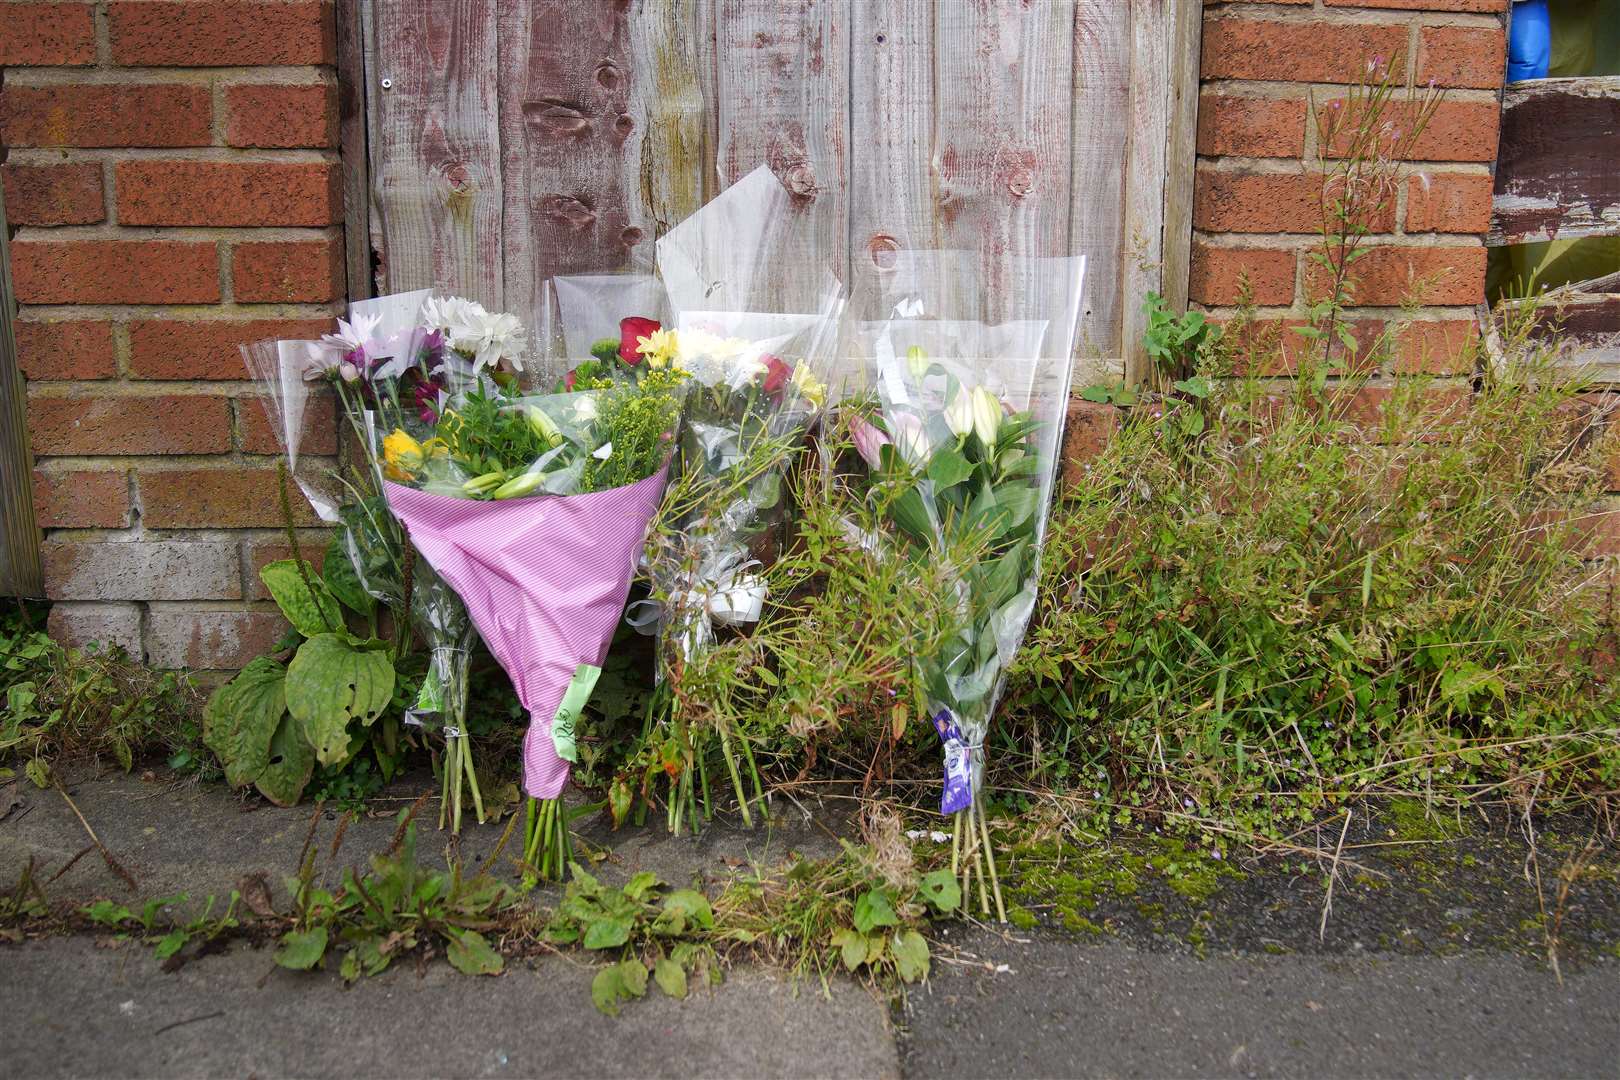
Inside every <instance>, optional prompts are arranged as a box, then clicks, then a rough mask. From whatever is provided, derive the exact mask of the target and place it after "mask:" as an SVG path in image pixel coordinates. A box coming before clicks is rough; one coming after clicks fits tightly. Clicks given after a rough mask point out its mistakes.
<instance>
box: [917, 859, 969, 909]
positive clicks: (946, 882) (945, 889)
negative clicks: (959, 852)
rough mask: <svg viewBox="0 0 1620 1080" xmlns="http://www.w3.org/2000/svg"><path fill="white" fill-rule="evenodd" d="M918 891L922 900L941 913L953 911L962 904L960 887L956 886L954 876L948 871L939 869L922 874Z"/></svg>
mask: <svg viewBox="0 0 1620 1080" xmlns="http://www.w3.org/2000/svg"><path fill="white" fill-rule="evenodd" d="M918 891H920V892H921V893H922V897H923V899H924V900H926V901H927V902H928V903H929V904H931V905H932V906H933V907H934V909H935V910H937V911H939V912H942V913H946V912H952V911H955V910H956V909H957V908H958V907H960V906H961V903H962V886H960V885H958V884H957V882H956V875H955V874H953V873H951V872H950V871H949V870H945V869H940V870H935V871H933V872H932V873H929V874H924V875H923V879H922V882H921V885H920V888H919V890H918Z"/></svg>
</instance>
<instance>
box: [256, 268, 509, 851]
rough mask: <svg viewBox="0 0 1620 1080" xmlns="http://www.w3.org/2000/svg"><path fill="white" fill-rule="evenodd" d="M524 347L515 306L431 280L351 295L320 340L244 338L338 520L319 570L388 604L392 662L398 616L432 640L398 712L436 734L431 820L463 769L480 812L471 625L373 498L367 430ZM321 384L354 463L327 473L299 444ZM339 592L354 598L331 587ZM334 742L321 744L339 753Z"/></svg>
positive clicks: (377, 481)
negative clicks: (435, 802) (356, 454)
mask: <svg viewBox="0 0 1620 1080" xmlns="http://www.w3.org/2000/svg"><path fill="white" fill-rule="evenodd" d="M524 350H525V333H524V328H523V326H522V324H521V323H519V322H518V320H517V319H516V318H514V317H513V316H511V315H506V314H493V313H490V312H488V311H486V310H485V309H484V308H483V307H482V306H481V305H479V304H477V303H474V302H472V301H469V300H464V299H460V298H455V297H447V298H435V297H434V296H433V295H432V294H431V292H430V291H429V290H422V291H418V292H413V293H401V294H395V295H392V296H385V297H379V298H377V299H373V300H364V301H357V302H355V303H354V304H352V305H350V309H349V317H348V318H347V319H346V320H340V321H339V323H338V329H337V331H336V332H335V333H332V334H328V335H326V336H325V337H323V338H322V339H321V340H320V341H318V342H294V341H271V342H259V343H256V344H253V345H249V346H244V347H243V354H244V356H245V358H246V360H247V363H248V367H249V369H250V371H252V372H253V374H254V376H255V378H257V379H258V381H259V382H260V383H261V385H263V386H264V387H266V388H267V389H268V391H269V393H267V395H266V407H267V409H268V410H269V411H270V415H271V420H272V423H273V426H274V428H275V430H276V431H277V432H278V434H279V436H280V438H281V442H282V445H283V447H284V449H285V450H286V453H287V457H288V461H289V463H290V465H291V471H292V473H293V475H294V476H295V478H296V479H297V480H298V483H299V485H300V487H301V488H302V489H303V491H304V493H305V495H306V496H307V497H308V498H309V501H310V503H311V505H312V506H314V508H315V510H316V512H317V514H318V515H319V516H320V517H321V518H322V519H323V520H325V521H328V522H331V523H332V524H333V525H335V526H336V532H335V534H334V538H333V541H332V544H331V546H329V548H328V552H327V558H326V568H325V570H324V571H323V575H322V576H323V578H325V579H327V580H328V581H331V580H332V578H333V575H332V567H334V566H338V565H346V566H347V568H348V570H347V573H345V574H344V575H343V578H342V580H343V581H345V582H352V588H351V589H350V590H349V592H350V593H353V594H357V595H359V596H362V597H365V596H369V597H371V598H373V599H375V600H377V601H381V602H382V603H384V604H385V605H386V606H387V607H388V608H389V609H390V610H391V611H392V612H393V613H394V621H395V626H396V628H397V629H396V634H397V638H396V643H395V661H396V662H397V661H398V659H399V658H400V656H402V655H403V654H404V652H405V651H406V650H408V648H409V645H410V641H411V634H410V633H409V631H407V630H406V629H405V627H406V626H407V625H408V626H409V627H410V628H412V629H414V630H415V632H416V635H417V636H419V637H420V638H421V639H422V640H423V642H424V643H425V645H426V646H427V648H428V650H429V664H428V669H427V672H426V675H425V676H424V678H423V682H422V686H421V689H420V692H419V694H418V696H417V698H416V700H415V702H414V704H413V705H412V706H411V707H410V708H409V709H408V710H407V711H406V714H405V719H406V722H407V723H408V724H414V725H417V726H422V727H428V728H431V727H440V728H442V730H443V733H444V736H445V740H446V752H445V758H444V763H443V768H442V770H441V771H442V775H443V778H444V781H445V785H446V786H445V795H446V797H445V799H444V801H443V804H442V806H441V810H440V824H441V826H442V825H443V824H444V823H445V819H446V816H447V815H449V816H450V821H451V824H452V827H453V828H455V829H457V830H459V828H460V793H461V783H462V779H463V778H464V777H465V779H467V780H468V781H470V783H471V785H472V789H473V796H474V803H475V805H476V807H477V810H478V813H479V817H480V819H482V816H483V812H482V800H481V796H480V794H479V792H478V787H477V774H476V772H475V771H474V770H473V767H472V760H471V756H470V754H469V753H468V752H467V741H466V731H465V724H464V718H465V715H466V704H467V696H466V695H467V667H468V657H469V652H470V650H471V649H472V648H473V647H474V646H475V645H476V637H475V631H474V629H473V625H472V622H471V620H470V618H469V617H468V614H467V610H466V607H465V605H464V604H463V603H462V602H461V599H460V597H459V596H457V595H456V593H455V591H454V590H453V589H451V588H450V587H449V585H448V584H447V583H446V582H444V580H443V579H441V578H440V577H438V575H436V574H435V573H434V572H433V570H432V568H431V567H429V566H421V565H417V564H415V562H414V560H412V558H411V556H410V554H409V551H408V548H407V545H406V544H405V540H404V535H403V533H402V531H401V529H400V527H399V524H398V522H397V521H396V519H395V518H394V516H393V515H392V514H391V513H390V512H389V510H388V506H387V503H386V501H385V499H384V497H383V483H384V473H385V461H384V454H383V453H382V451H381V448H380V447H378V446H377V445H376V442H375V439H374V437H373V435H374V432H375V431H376V430H377V428H378V426H379V424H380V423H381V424H384V425H388V424H392V425H394V426H396V427H398V426H400V425H404V424H411V425H416V426H425V425H431V424H432V423H434V422H435V421H436V419H437V416H438V409H439V408H440V407H441V405H442V402H443V399H444V398H445V396H446V395H447V394H448V393H449V392H450V387H452V386H457V387H465V386H468V385H479V384H481V383H491V384H492V381H491V380H492V373H495V372H496V371H497V365H499V364H501V363H502V362H503V361H504V362H506V363H507V364H509V365H511V366H512V367H514V368H521V365H522V355H523V352H524ZM501 377H502V378H507V377H508V376H507V375H504V374H503V375H502V376H501ZM320 384H325V385H327V386H329V387H330V388H331V390H332V391H333V392H334V393H335V394H336V397H337V400H338V402H339V405H340V412H341V415H342V418H343V421H344V424H345V427H346V428H347V430H348V431H349V432H350V433H351V434H353V435H354V437H355V439H354V442H353V443H352V445H353V446H358V447H359V448H360V449H361V451H362V460H361V462H359V463H351V464H350V465H348V466H340V467H339V468H336V469H333V468H329V467H325V466H323V465H320V464H317V463H313V462H311V461H310V460H309V458H308V457H307V456H305V455H301V454H300V453H299V448H300V445H301V442H302V439H303V436H304V429H305V416H306V413H307V411H308V410H307V406H308V402H309V395H310V390H311V388H312V387H315V386H317V385H320ZM379 418H381V419H379ZM368 451H375V452H368ZM339 554H341V556H342V559H339V558H337V556H338V555H339ZM306 587H307V588H310V589H313V588H314V586H313V585H306ZM339 596H340V598H342V599H344V601H345V603H348V604H349V605H350V606H354V604H353V603H352V602H350V600H349V599H348V597H347V596H344V595H343V593H342V592H341V591H339ZM314 599H315V600H316V601H319V600H320V597H319V596H318V595H315V597H314ZM317 606H318V604H317ZM407 618H408V622H407ZM372 622H373V637H374V636H375V619H373V620H372ZM332 745H333V750H332V753H333V754H336V753H338V751H337V749H336V743H335V742H333V744H332ZM321 760H322V761H327V760H328V758H327V757H325V756H322V757H321Z"/></svg>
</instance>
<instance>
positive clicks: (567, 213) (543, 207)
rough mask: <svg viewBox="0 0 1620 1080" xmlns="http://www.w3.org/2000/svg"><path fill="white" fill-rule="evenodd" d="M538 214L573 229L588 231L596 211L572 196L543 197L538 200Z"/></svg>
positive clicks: (594, 221)
mask: <svg viewBox="0 0 1620 1080" xmlns="http://www.w3.org/2000/svg"><path fill="white" fill-rule="evenodd" d="M540 212H541V213H542V214H544V215H545V216H546V217H548V218H550V219H552V220H553V221H558V222H561V223H562V224H564V225H567V226H568V227H570V228H573V229H582V230H583V229H588V228H590V227H591V226H592V225H593V224H595V223H596V211H595V210H592V209H591V208H590V207H588V206H586V205H585V204H584V203H582V202H580V201H579V200H578V199H576V198H574V197H573V196H572V195H556V194H553V195H546V196H544V197H543V198H541V200H540Z"/></svg>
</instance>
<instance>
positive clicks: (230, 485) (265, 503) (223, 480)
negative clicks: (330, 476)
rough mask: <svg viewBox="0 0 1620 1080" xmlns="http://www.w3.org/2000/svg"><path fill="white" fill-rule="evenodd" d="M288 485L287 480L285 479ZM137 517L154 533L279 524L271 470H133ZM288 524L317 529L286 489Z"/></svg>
mask: <svg viewBox="0 0 1620 1080" xmlns="http://www.w3.org/2000/svg"><path fill="white" fill-rule="evenodd" d="M289 483H291V481H289ZM136 487H137V488H138V490H139V491H140V499H141V519H142V520H143V521H144V522H145V523H146V524H147V525H148V526H150V527H152V528H154V529H251V528H279V527H280V526H281V525H282V520H281V508H280V499H279V497H278V495H277V490H276V470H275V469H274V468H273V467H268V466H266V467H254V468H240V467H228V468H214V469H158V468H143V469H140V470H138V471H137V472H136ZM290 502H291V504H292V513H293V524H294V525H299V526H316V525H319V524H320V523H321V522H320V519H319V518H317V517H316V516H315V511H313V510H311V509H310V506H309V503H308V501H306V500H305V499H304V498H302V497H301V496H300V495H299V492H298V489H297V487H296V485H295V486H293V487H292V488H291V498H290Z"/></svg>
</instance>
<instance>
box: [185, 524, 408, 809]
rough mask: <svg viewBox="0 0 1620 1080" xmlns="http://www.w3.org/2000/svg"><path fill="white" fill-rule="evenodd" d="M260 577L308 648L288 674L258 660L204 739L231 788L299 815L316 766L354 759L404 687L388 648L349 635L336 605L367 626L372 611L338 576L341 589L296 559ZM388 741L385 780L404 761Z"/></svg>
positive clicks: (378, 749)
mask: <svg viewBox="0 0 1620 1080" xmlns="http://www.w3.org/2000/svg"><path fill="white" fill-rule="evenodd" d="M334 542H335V541H334ZM328 554H329V556H331V555H332V553H331V552H328ZM337 563H342V564H344V565H347V564H348V560H347V557H346V556H343V555H338V556H336V557H335V558H334V557H328V559H327V560H326V565H327V566H333V565H334V564H337ZM259 576H260V578H262V579H263V581H264V583H265V587H266V588H267V589H269V591H270V594H271V596H273V597H274V598H275V600H276V604H277V606H278V607H280V608H281V610H282V613H283V614H284V615H286V617H287V621H288V622H290V623H292V624H293V628H294V631H295V636H294V638H293V640H294V641H298V637H299V636H302V638H303V640H302V641H298V644H297V646H296V650H295V651H294V653H293V656H292V659H291V662H290V663H288V664H286V665H285V666H283V665H282V663H281V662H280V661H278V660H276V659H274V658H272V657H268V656H262V657H259V658H258V659H256V660H254V661H252V662H251V663H249V664H248V665H247V667H245V668H243V669H242V670H241V672H239V673H238V674H237V676H236V677H235V678H234V679H232V680H231V681H230V682H228V683H226V684H225V685H224V686H221V687H220V688H219V689H218V690H216V691H214V694H213V696H212V697H211V698H209V701H208V707H207V710H206V712H205V714H204V715H205V718H204V724H203V739H204V741H205V742H206V743H207V745H208V748H209V749H210V750H212V751H213V752H214V754H215V755H216V756H217V757H218V758H219V761H220V764H221V765H223V766H224V769H225V779H226V781H227V782H228V783H230V784H231V785H232V786H233V787H246V786H247V785H249V784H252V785H254V786H255V787H257V788H258V790H259V792H260V794H262V795H264V797H265V798H267V799H269V800H270V801H271V802H273V803H275V804H276V805H278V806H292V805H293V804H295V803H296V802H298V800H299V799H300V798H301V797H302V796H303V793H304V789H305V787H306V786H307V785H308V784H309V781H310V777H311V776H312V775H313V774H314V770H315V764H316V762H317V761H318V762H319V763H320V764H321V765H322V766H326V767H333V766H342V765H345V764H346V763H348V762H350V761H353V760H355V759H356V756H357V755H358V753H359V752H360V751H361V750H362V749H363V748H365V746H366V745H367V734H368V729H370V728H371V727H372V725H373V724H374V723H375V721H376V720H377V718H378V717H379V716H380V715H381V714H382V713H383V711H384V710H385V709H387V708H389V706H390V705H392V704H395V698H396V693H395V692H396V689H397V688H398V687H399V682H400V679H399V675H398V673H397V671H396V669H395V661H394V660H393V658H392V657H391V656H390V653H389V645H388V643H387V642H384V641H382V640H380V639H377V638H359V637H355V636H353V635H351V634H349V633H348V632H347V631H346V630H345V629H344V625H343V611H342V608H341V607H340V606H339V601H338V596H340V595H349V596H350V599H353V600H355V601H356V603H358V604H359V605H360V606H359V607H358V608H352V609H351V610H354V611H355V613H356V614H359V615H364V616H367V617H370V616H371V615H372V614H373V608H374V605H373V604H371V603H370V599H371V598H370V597H369V596H368V595H367V594H366V593H365V592H364V590H360V589H358V587H357V584H356V583H355V582H348V581H346V580H345V576H344V574H343V572H341V571H335V572H334V575H333V577H334V579H335V580H337V581H338V583H339V585H338V588H336V589H333V588H332V587H331V586H329V585H328V584H327V582H326V579H325V578H323V577H321V576H317V575H316V573H315V571H314V568H313V567H311V566H310V565H309V564H308V563H307V562H305V563H300V562H299V561H297V560H293V559H283V560H280V561H277V562H273V563H269V564H268V565H266V566H265V567H264V568H263V569H262V570H261V571H260V572H259ZM362 598H363V599H362ZM383 734H384V735H385V738H384V739H382V740H379V741H378V742H377V743H376V744H374V751H375V753H374V756H375V757H376V758H377V762H378V769H379V774H386V773H388V772H390V771H391V770H392V768H393V767H394V760H395V756H396V754H397V750H395V749H391V748H390V747H389V746H388V745H387V743H388V742H389V741H390V740H389V738H388V737H387V736H391V730H390V731H388V732H385V733H383ZM368 768H369V766H368Z"/></svg>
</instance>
